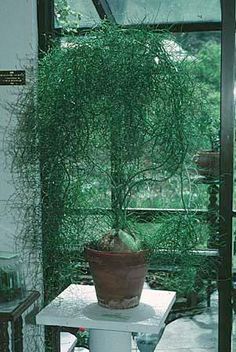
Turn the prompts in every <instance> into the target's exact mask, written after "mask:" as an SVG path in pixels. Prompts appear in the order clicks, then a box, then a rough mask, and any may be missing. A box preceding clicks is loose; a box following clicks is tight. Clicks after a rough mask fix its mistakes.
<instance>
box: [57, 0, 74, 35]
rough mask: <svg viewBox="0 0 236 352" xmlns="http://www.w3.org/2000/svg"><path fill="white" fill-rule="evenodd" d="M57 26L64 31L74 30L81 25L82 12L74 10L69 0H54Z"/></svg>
mask: <svg viewBox="0 0 236 352" xmlns="http://www.w3.org/2000/svg"><path fill="white" fill-rule="evenodd" d="M54 11H55V20H56V27H62V29H63V31H64V32H65V33H66V32H71V31H72V32H73V31H76V30H77V28H78V27H79V21H80V14H79V13H77V12H75V11H73V10H72V9H71V7H70V5H69V4H68V1H67V0H54Z"/></svg>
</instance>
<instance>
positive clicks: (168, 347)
mask: <svg viewBox="0 0 236 352" xmlns="http://www.w3.org/2000/svg"><path fill="white" fill-rule="evenodd" d="M234 324H235V326H234V330H235V333H236V317H235V320H234ZM217 335H218V307H217V293H215V294H213V296H212V299H211V307H210V308H207V309H206V311H204V312H203V313H201V314H198V315H195V316H193V317H184V318H180V319H177V320H175V321H173V322H172V323H170V324H168V325H167V326H166V329H165V331H164V334H163V336H162V338H161V340H160V341H159V343H158V346H157V347H156V349H155V352H217ZM234 338H235V340H236V336H235V335H234ZM234 348H235V351H236V341H235V344H234ZM133 351H137V349H135V348H134V350H133ZM233 351H234V349H233V348H232V352H233Z"/></svg>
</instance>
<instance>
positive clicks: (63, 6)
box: [55, 0, 100, 28]
mask: <svg viewBox="0 0 236 352" xmlns="http://www.w3.org/2000/svg"><path fill="white" fill-rule="evenodd" d="M99 22H100V17H99V16H98V13H97V11H96V9H95V7H94V5H93V2H92V0H67V1H66V0H55V27H57V28H58V27H59V28H61V27H62V28H64V27H66V26H70V27H75V28H76V27H81V28H84V27H85V28H87V27H93V26H95V25H96V24H98V23H99Z"/></svg>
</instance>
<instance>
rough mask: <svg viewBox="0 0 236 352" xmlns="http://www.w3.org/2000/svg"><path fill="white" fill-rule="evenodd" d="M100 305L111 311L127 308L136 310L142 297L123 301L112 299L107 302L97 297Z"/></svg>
mask: <svg viewBox="0 0 236 352" xmlns="http://www.w3.org/2000/svg"><path fill="white" fill-rule="evenodd" d="M97 299H98V304H99V305H100V306H102V307H104V308H109V309H127V308H134V307H137V306H138V305H139V301H140V297H139V296H135V297H131V298H123V299H122V300H115V299H111V300H110V301H108V302H106V301H105V300H103V299H101V298H99V297H97Z"/></svg>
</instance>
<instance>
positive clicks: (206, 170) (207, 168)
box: [194, 150, 220, 179]
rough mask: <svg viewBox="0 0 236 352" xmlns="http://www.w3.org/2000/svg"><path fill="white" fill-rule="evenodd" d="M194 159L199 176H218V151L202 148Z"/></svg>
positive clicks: (214, 177)
mask: <svg viewBox="0 0 236 352" xmlns="http://www.w3.org/2000/svg"><path fill="white" fill-rule="evenodd" d="M194 161H195V163H196V165H197V168H198V173H199V175H201V176H204V177H205V178H209V179H217V178H219V167H220V153H219V152H215V151H211V150H203V151H199V152H198V153H197V155H195V157H194Z"/></svg>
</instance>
